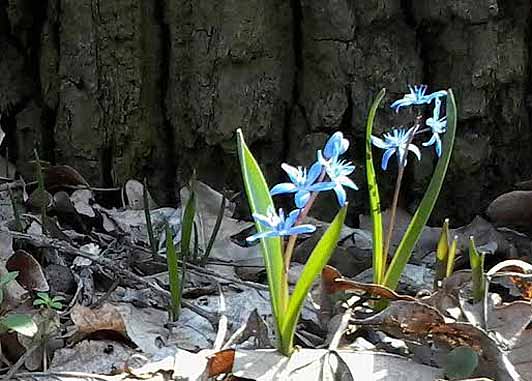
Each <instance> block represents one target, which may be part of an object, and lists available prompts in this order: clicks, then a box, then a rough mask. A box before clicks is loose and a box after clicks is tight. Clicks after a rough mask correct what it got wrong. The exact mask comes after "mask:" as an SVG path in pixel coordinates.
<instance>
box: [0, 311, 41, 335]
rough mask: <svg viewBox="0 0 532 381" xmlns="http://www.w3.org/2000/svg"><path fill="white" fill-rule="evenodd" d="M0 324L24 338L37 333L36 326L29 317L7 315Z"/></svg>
mask: <svg viewBox="0 0 532 381" xmlns="http://www.w3.org/2000/svg"><path fill="white" fill-rule="evenodd" d="M0 324H1V325H3V326H4V327H6V328H8V329H11V330H13V331H15V332H18V333H20V334H21V335H24V336H30V337H31V336H33V335H35V334H36V333H37V331H38V328H37V325H36V324H35V322H34V321H33V320H32V318H31V316H29V315H23V314H9V315H7V316H4V317H3V318H2V319H1V320H0Z"/></svg>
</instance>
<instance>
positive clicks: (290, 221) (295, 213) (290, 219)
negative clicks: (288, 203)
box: [283, 209, 300, 229]
mask: <svg viewBox="0 0 532 381" xmlns="http://www.w3.org/2000/svg"><path fill="white" fill-rule="evenodd" d="M299 213H300V210H299V209H296V210H292V211H291V212H290V214H289V215H288V217H287V218H286V221H285V222H284V227H283V228H284V229H288V228H290V227H292V226H294V224H295V223H296V220H297V218H298V217H299Z"/></svg>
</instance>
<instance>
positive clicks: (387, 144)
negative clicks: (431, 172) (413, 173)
mask: <svg viewBox="0 0 532 381" xmlns="http://www.w3.org/2000/svg"><path fill="white" fill-rule="evenodd" d="M414 128H415V127H412V128H410V129H409V130H408V131H406V130H405V129H394V130H393V131H392V134H384V140H382V139H381V138H378V137H376V136H371V142H372V143H373V145H374V146H376V147H378V148H381V149H385V150H386V151H384V154H383V155H382V163H381V167H382V169H383V170H386V168H387V167H388V160H390V157H392V155H393V154H394V153H396V152H397V156H398V160H399V163H402V162H403V158H404V156H405V155H406V154H407V153H408V151H412V152H413V153H414V154H415V155H416V156H417V159H418V160H421V152H420V151H419V148H417V147H416V146H415V145H414V144H412V143H409V141H410V134H412V132H413V131H414ZM405 166H406V158H405Z"/></svg>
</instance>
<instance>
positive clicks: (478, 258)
mask: <svg viewBox="0 0 532 381" xmlns="http://www.w3.org/2000/svg"><path fill="white" fill-rule="evenodd" d="M469 263H470V265H471V279H472V281H473V299H474V300H475V301H476V302H480V301H481V300H482V298H483V297H484V288H485V282H484V255H483V254H481V253H479V252H478V251H477V248H476V246H475V240H474V238H473V237H469Z"/></svg>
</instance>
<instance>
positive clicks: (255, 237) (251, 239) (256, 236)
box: [246, 230, 279, 242]
mask: <svg viewBox="0 0 532 381" xmlns="http://www.w3.org/2000/svg"><path fill="white" fill-rule="evenodd" d="M278 235H279V234H278V233H277V232H276V231H275V230H269V231H267V232H260V233H256V234H253V235H252V236H249V237H247V238H246V241H248V242H254V241H256V240H258V239H261V238H270V237H277V236H278Z"/></svg>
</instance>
